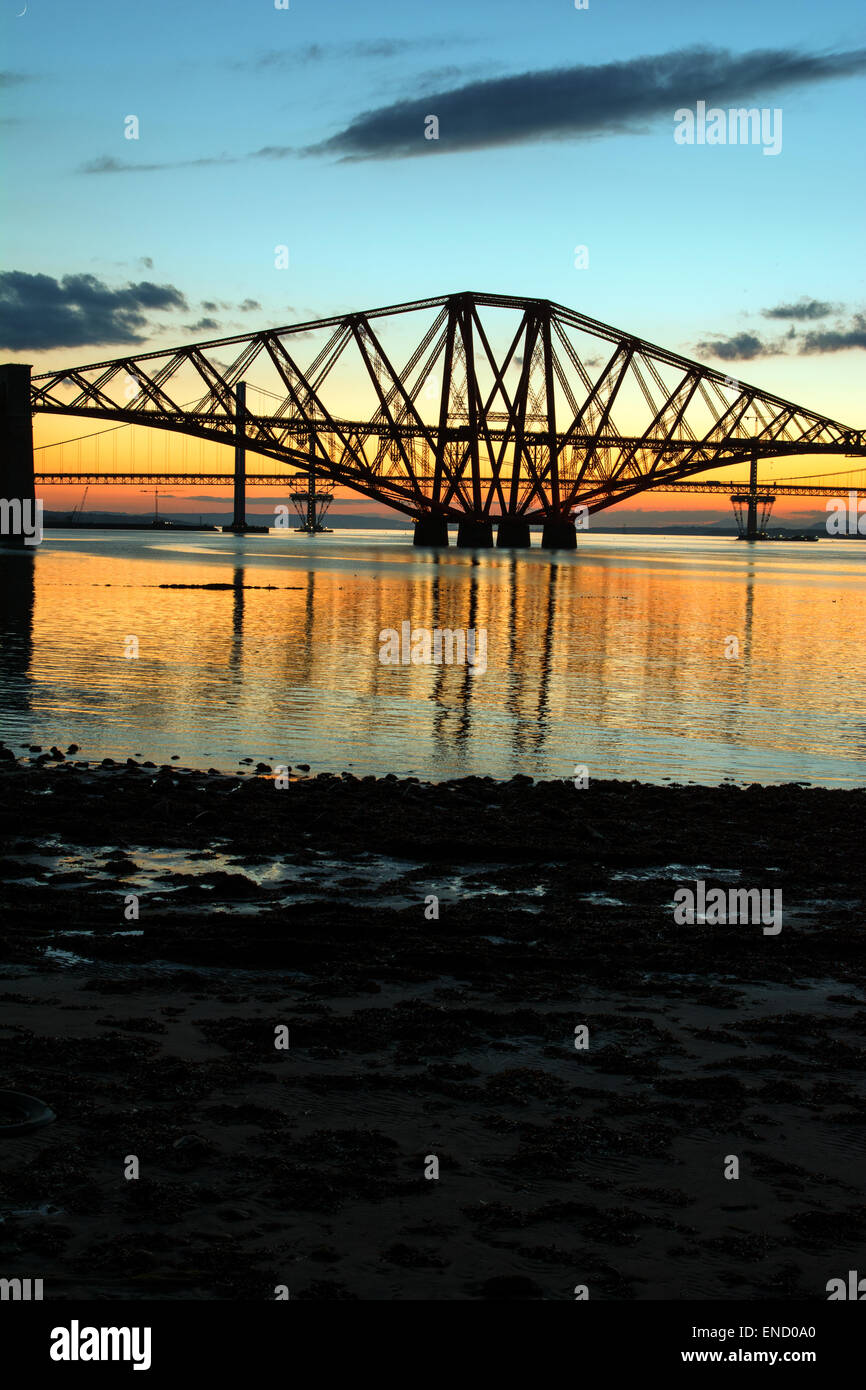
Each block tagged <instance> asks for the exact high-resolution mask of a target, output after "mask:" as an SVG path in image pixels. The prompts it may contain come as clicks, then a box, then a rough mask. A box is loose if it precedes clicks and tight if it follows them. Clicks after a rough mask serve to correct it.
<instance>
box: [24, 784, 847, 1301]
mask: <svg viewBox="0 0 866 1390" xmlns="http://www.w3.org/2000/svg"><path fill="white" fill-rule="evenodd" d="M0 790H2V798H0V806H2V809H0V828H2V832H3V846H4V850H3V858H2V860H0V874H2V879H3V886H2V893H3V901H4V912H3V915H2V919H0V960H2V962H3V965H2V968H0V1020H2V1021H0V1041H2V1068H0V1087H7V1088H11V1089H17V1090H22V1091H25V1092H28V1093H30V1094H35V1095H37V1096H39V1097H40V1098H41V1099H43V1100H45V1101H46V1102H47V1103H48V1104H49V1105H50V1106H51V1107H52V1109H54V1110H55V1111H56V1113H57V1117H58V1118H57V1121H56V1123H55V1124H53V1125H51V1126H49V1127H47V1128H45V1129H42V1130H39V1131H36V1132H34V1133H33V1134H31V1135H28V1136H24V1137H19V1138H17V1139H16V1138H9V1139H5V1140H0V1273H2V1274H3V1276H4V1277H14V1276H15V1275H21V1276H22V1277H26V1276H30V1277H41V1278H43V1279H44V1281H45V1293H46V1297H51V1298H59V1299H63V1298H73V1297H80V1296H84V1297H91V1298H100V1299H102V1298H107V1299H111V1298H128V1297H137V1296H140V1297H147V1298H152V1297H164V1298H171V1299H212V1298H227V1299H262V1298H272V1297H273V1295H274V1288H275V1286H276V1285H281V1284H284V1285H287V1286H288V1288H289V1290H290V1292H291V1296H292V1297H293V1298H307V1299H397V1300H399V1299H531V1298H536V1299H571V1298H573V1297H574V1288H575V1286H576V1285H578V1284H584V1285H587V1286H588V1290H589V1295H590V1297H591V1298H600V1299H652V1298H661V1299H681V1298H685V1299H706V1298H716V1297H720V1298H725V1299H742V1298H754V1297H770V1298H776V1299H779V1300H782V1301H795V1302H796V1301H802V1300H814V1299H817V1300H823V1299H824V1298H826V1292H825V1285H826V1283H827V1280H828V1279H830V1278H835V1277H839V1276H844V1275H845V1273H846V1271H847V1270H848V1269H849V1268H858V1267H862V1260H863V1247H864V1237H866V1199H864V1196H863V1186H864V1184H863V1177H864V1157H863V1153H864V1142H863V1141H864V1130H863V1125H864V1114H866V1110H864V1105H863V1091H862V1074H863V1059H864V1044H863V1034H864V1030H863V1024H864V1021H866V995H864V990H863V969H862V966H863V954H862V937H863V885H862V825H863V820H864V811H866V793H864V792H862V791H823V790H820V789H805V788H801V787H796V786H789V787H775V788H761V787H753V788H748V789H744V790H738V789H735V788H733V787H721V788H696V787H669V788H659V787H650V786H642V785H639V784H636V783H615V782H608V783H601V782H600V783H596V784H593V785H591V786H590V787H589V788H587V789H583V790H578V789H576V788H574V787H573V786H572V785H571V784H570V783H567V782H566V783H542V784H536V785H533V784H532V783H531V782H530V781H529V780H528V779H515V780H513V781H512V782H509V783H505V784H501V783H494V782H493V781H491V780H488V779H482V778H469V779H464V780H462V781H460V782H452V783H447V784H441V785H422V784H419V783H417V782H413V781H400V782H398V781H397V780H396V779H389V778H384V779H380V780H378V781H374V780H372V779H364V780H356V779H353V778H346V777H344V778H333V777H317V778H306V779H299V780H293V781H292V784H291V785H290V786H289V787H285V788H280V789H278V788H277V787H275V785H274V782H273V780H271V779H269V778H268V777H267V776H265V775H262V776H258V777H257V776H249V777H246V778H239V777H227V776H226V777H224V776H219V775H206V774H201V773H190V772H184V771H181V770H178V769H177V768H169V767H166V768H162V769H158V768H142V767H141V766H139V767H119V768H105V769H98V770H94V769H90V768H86V767H76V766H72V765H70V764H69V763H65V764H60V765H59V766H53V765H49V766H32V765H31V766H23V765H21V764H19V763H17V762H15V761H14V760H13V759H11V758H7V759H6V760H5V761H4V762H3V763H2V774H0ZM696 878H700V879H703V880H704V881H705V882H706V883H707V884H708V885H712V886H719V887H724V888H727V887H731V886H737V887H757V888H773V889H780V890H781V891H782V894H783V904H784V907H783V913H784V915H783V927H782V931H781V932H780V933H779V934H778V935H777V936H765V935H764V934H763V933H762V930H761V927H760V925H718V926H705V925H695V926H678V925H676V924H675V922H674V920H673V912H672V898H673V892H674V890H675V888H677V887H681V886H689V885H690V884H693V883H694V881H695V879H696ZM433 896H435V897H436V898H438V911H439V915H438V918H435V917H432V916H429V915H425V914H429V913H430V912H431V910H432V908H431V904H430V899H431V897H433ZM133 899H137V901H138V914H139V915H138V918H137V919H136V918H135V917H130V916H128V915H125V914H127V913H129V911H130V902H131V901H132V900H133ZM279 1025H285V1026H286V1027H288V1029H289V1036H290V1047H289V1049H288V1050H280V1051H278V1050H276V1049H275V1047H274V1037H275V1031H274V1030H275V1028H277V1027H278V1026H279ZM582 1025H585V1026H586V1027H587V1028H588V1029H589V1047H588V1048H587V1049H585V1050H577V1049H575V1046H574V1041H575V1029H576V1028H579V1027H581V1026H582ZM128 1155H136V1156H137V1158H138V1160H139V1163H140V1172H141V1176H140V1177H139V1178H138V1180H133V1181H127V1180H125V1179H124V1176H123V1170H124V1164H125V1162H126V1159H127V1156H128ZM430 1155H435V1156H436V1157H437V1159H438V1163H439V1174H440V1176H439V1178H438V1180H428V1179H426V1178H425V1176H424V1171H425V1166H429V1163H428V1156H430ZM728 1156H736V1157H737V1158H738V1160H739V1169H740V1177H739V1179H738V1180H736V1181H731V1180H726V1179H725V1177H724V1171H725V1166H726V1161H727V1159H728ZM858 1261H859V1265H858Z"/></svg>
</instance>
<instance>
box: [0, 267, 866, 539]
mask: <svg viewBox="0 0 866 1390" xmlns="http://www.w3.org/2000/svg"><path fill="white" fill-rule="evenodd" d="M397 363H402V365H401V366H399V367H398V366H397V365H396V364H397ZM256 391H258V392H259V393H260V396H261V395H264V396H267V397H269V398H270V399H273V400H275V401H276V402H277V404H276V405H275V408H273V409H268V410H267V411H266V412H262V411H261V410H254V409H253V408H252V407H251V405H250V404H249V402H250V399H251V396H252V395H253V394H254V393H255V392H256ZM28 392H29V406H30V409H31V410H32V411H34V412H44V413H48V414H61V415H70V416H72V415H76V416H87V417H93V418H95V419H100V420H107V421H112V422H114V423H120V422H126V423H128V424H134V425H147V426H150V427H152V428H155V429H161V430H172V431H177V432H180V433H185V434H188V435H193V436H197V437H199V438H202V439H206V440H210V441H213V442H216V443H221V444H228V445H231V446H232V447H233V448H234V456H235V469H234V473H233V474H230V473H228V472H226V474H225V475H217V476H218V477H223V476H224V479H225V481H226V482H227V483H228V482H232V481H233V483H234V495H235V515H234V529H236V530H239V531H242V530H243V529H244V528H245V526H246V512H245V491H244V489H245V484H246V478H247V474H246V462H245V458H246V453H247V452H252V453H256V454H260V455H263V456H265V457H266V458H269V459H272V460H274V461H276V462H277V463H278V464H280V465H281V466H283V467H285V468H286V470H287V471H286V473H285V480H286V482H287V483H289V482H290V481H292V480H294V479H295V478H297V476H298V472H299V471H300V472H302V473H303V474H304V477H305V479H309V485H310V487H312V486H313V480H314V478H315V477H316V476H319V477H321V478H327V479H329V480H331V481H332V482H333V483H336V484H340V485H344V486H346V487H349V488H352V489H354V490H355V491H356V492H359V493H362V494H364V495H365V496H367V497H370V498H374V499H375V500H377V501H379V502H384V503H387V504H388V505H389V506H390V507H394V508H396V509H397V510H399V511H401V512H403V513H405V514H406V515H408V516H410V517H412V518H413V519H414V520H415V543H416V544H419V545H434V546H441V545H447V544H448V526H449V523H451V524H456V525H457V527H458V544H459V545H470V546H485V547H486V546H490V545H492V544H493V526H494V523H496V524H497V544H498V545H500V546H513V547H526V546H528V545H529V542H530V525H531V524H533V523H534V524H536V525H538V524H539V523H540V524H541V525H542V526H543V532H542V544H543V545H544V546H546V547H548V548H551V549H556V548H573V547H574V545H575V544H576V530H575V515H576V514H577V516H578V518H579V520H582V519H584V518H586V517H588V516H589V515H590V514H591V513H594V512H597V511H601V510H603V509H604V508H606V507H611V506H614V505H615V504H616V503H618V502H622V501H624V500H626V499H627V498H630V497H634V496H636V495H637V494H638V493H641V492H643V491H645V490H647V489H649V488H654V487H665V486H668V487H669V486H670V485H672V484H675V483H677V482H681V481H683V480H685V479H688V478H692V477H694V476H695V475H698V474H702V473H706V472H707V471H708V470H710V469H715V468H720V467H724V466H731V465H737V464H743V463H748V464H749V465H750V469H751V477H752V480H753V486H752V489H751V490H752V491H753V492H755V493H757V469H758V465H759V463H760V462H761V461H763V460H767V459H773V458H778V457H781V456H785V455H798V454H799V455H806V454H808V455H812V454H815V455H818V454H846V455H849V456H852V457H866V432H864V431H863V430H857V429H854V428H852V427H850V426H847V425H843V424H840V423H839V422H838V421H834V420H830V419H827V418H826V417H824V416H821V415H818V414H816V413H815V412H814V411H811V410H808V409H806V408H804V407H802V406H799V405H795V404H794V403H792V402H790V401H785V400H782V399H781V398H780V397H778V396H774V395H772V394H770V393H769V392H766V391H761V390H760V389H759V388H758V387H754V386H749V385H747V384H745V383H743V382H740V381H738V380H734V379H733V378H731V377H726V376H724V375H723V374H722V373H721V372H718V371H714V370H712V369H711V368H708V367H704V366H702V365H701V364H699V363H697V362H694V361H691V360H689V359H688V358H685V357H681V356H679V355H677V354H676V353H673V352H669V351H667V350H666V349H664V348H660V347H657V346H654V345H653V344H651V343H648V342H646V341H644V340H643V339H641V338H638V337H635V336H633V335H631V334H628V333H623V332H621V331H620V330H618V329H615V328H611V327H609V326H608V325H606V324H603V323H599V322H597V321H596V320H594V319H590V318H587V317H586V316H585V315H583V314H578V313H576V312H575V311H574V310H571V309H567V308H564V307H563V306H561V305H558V304H553V303H551V302H550V301H548V300H544V299H520V298H514V297H511V296H508V295H494V294H474V293H469V292H466V293H461V294H453V295H447V296H442V297H439V298H436V299H424V300H419V301H416V302H414V303H409V304H397V305H392V306H390V307H387V308H382V309H373V310H369V311H367V312H365V313H348V314H341V315H338V316H336V317H333V318H327V319H320V320H316V321H314V322H309V323H300V324H293V325H290V326H289V327H285V328H273V329H266V330H264V331H261V332H257V333H245V334H240V335H237V336H235V337H230V338H220V339H216V340H214V341H212V342H207V343H192V344H187V345H186V346H183V347H178V348H170V349H165V348H159V349H155V350H153V351H150V352H144V353H136V354H134V355H131V356H127V357H120V358H116V359H114V360H112V361H107V362H96V363H92V364H90V365H88V366H84V367H71V368H64V369H63V370H62V371H56V372H41V373H39V374H38V375H36V376H34V377H33V378H32V381H31V379H30V369H29V368H28V367H26V366H22V365H20V364H14V365H10V366H6V367H0V432H2V442H3V445H4V450H3V457H4V462H3V465H2V468H3V478H2V486H3V487H4V488H5V489H6V491H5V494H4V495H6V496H9V495H15V496H21V497H25V496H32V493H33V487H34V470H33V454H32V438H31V435H30V420H29V414H28V411H27V400H28ZM25 416H27V417H28V418H27V419H26V420H25ZM616 421H621V422H622V424H623V425H624V426H626V428H625V429H623V428H619V427H618V425H617V423H616ZM269 472H270V475H271V476H273V473H274V470H269ZM42 476H43V477H44V478H45V480H47V479H48V477H49V476H50V477H51V479H52V480H56V481H61V480H67V481H74V480H75V479H78V478H82V477H83V476H84V475H82V474H80V473H78V474H75V475H72V474H69V475H62V474H60V475H55V474H52V475H42ZM87 476H88V477H89V478H90V479H91V481H93V480H96V481H98V480H99V475H91V474H88V475H87ZM131 476H132V475H130V479H131ZM140 476H141V475H136V477H137V479H138V478H140ZM172 476H173V475H170V474H169V475H167V477H169V478H171V477H172ZM177 476H178V478H180V476H182V475H181V474H180V473H178V475H177ZM185 476H187V478H188V475H185ZM277 476H280V477H281V476H282V475H281V474H280V475H277ZM108 477H109V475H105V480H106V481H108ZM110 477H111V480H112V481H120V480H122V478H123V475H118V474H117V473H114V474H112V475H110ZM207 477H208V479H209V480H211V481H213V479H214V474H213V470H211V469H209V470H208V473H207ZM202 481H204V478H202ZM740 486H742V485H740ZM28 488H29V492H28ZM10 490H11V491H10ZM749 524H750V527H751V526H752V518H751V515H750V519H749ZM754 534H757V522H756V521H755V524H754Z"/></svg>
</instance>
